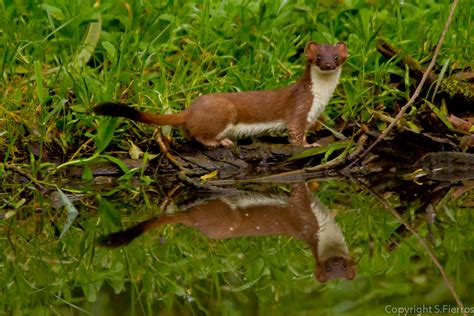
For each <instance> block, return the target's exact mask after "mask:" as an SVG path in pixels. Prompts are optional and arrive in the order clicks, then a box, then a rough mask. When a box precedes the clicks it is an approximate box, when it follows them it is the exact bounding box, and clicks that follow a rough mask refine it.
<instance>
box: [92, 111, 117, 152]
mask: <svg viewBox="0 0 474 316" xmlns="http://www.w3.org/2000/svg"><path fill="white" fill-rule="evenodd" d="M117 122H118V120H117V118H115V117H109V118H106V119H105V120H103V121H101V122H100V124H99V126H98V127H97V135H96V137H95V138H94V142H95V145H96V147H97V150H98V151H99V152H102V151H103V150H104V149H105V148H106V147H107V146H108V145H109V143H110V142H111V141H112V138H113V137H114V132H115V129H116V128H117Z"/></svg>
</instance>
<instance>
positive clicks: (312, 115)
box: [307, 66, 341, 124]
mask: <svg viewBox="0 0 474 316" xmlns="http://www.w3.org/2000/svg"><path fill="white" fill-rule="evenodd" d="M340 75H341V68H338V69H336V70H335V71H333V72H321V71H320V70H319V68H317V67H316V66H311V92H312V93H313V103H312V105H311V109H310V110H309V113H308V119H307V122H308V124H313V123H314V121H316V119H317V118H318V117H319V116H320V115H321V113H322V112H323V111H324V108H325V107H326V105H327V104H328V103H329V100H330V99H331V97H332V94H333V93H334V89H336V86H337V84H338V82H339V76H340Z"/></svg>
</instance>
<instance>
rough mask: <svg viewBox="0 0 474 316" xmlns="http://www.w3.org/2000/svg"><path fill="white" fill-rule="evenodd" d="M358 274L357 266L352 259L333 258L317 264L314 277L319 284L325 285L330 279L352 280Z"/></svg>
mask: <svg viewBox="0 0 474 316" xmlns="http://www.w3.org/2000/svg"><path fill="white" fill-rule="evenodd" d="M356 273H357V272H356V265H355V263H354V261H352V259H350V258H345V257H331V258H329V259H326V260H319V261H318V262H317V264H316V271H315V272H314V276H315V277H316V279H317V280H318V281H319V282H321V283H325V282H327V281H328V280H330V279H346V280H352V279H354V278H355V276H356Z"/></svg>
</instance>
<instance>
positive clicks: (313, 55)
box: [305, 42, 348, 72]
mask: <svg viewBox="0 0 474 316" xmlns="http://www.w3.org/2000/svg"><path fill="white" fill-rule="evenodd" d="M305 54H306V57H307V58H308V62H309V63H310V64H311V65H314V66H316V69H317V70H319V71H320V72H334V71H336V70H337V69H338V68H339V67H340V66H341V65H342V64H343V63H344V62H345V61H346V59H347V55H348V53H347V45H346V43H344V42H339V43H337V44H335V45H321V44H316V43H315V42H309V43H308V45H306V49H305Z"/></svg>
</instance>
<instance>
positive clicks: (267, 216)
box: [102, 183, 356, 282]
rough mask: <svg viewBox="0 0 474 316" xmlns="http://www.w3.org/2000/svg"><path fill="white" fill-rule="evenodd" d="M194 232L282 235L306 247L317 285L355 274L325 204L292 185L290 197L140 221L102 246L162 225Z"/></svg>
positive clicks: (251, 197) (232, 201) (227, 201)
mask: <svg viewBox="0 0 474 316" xmlns="http://www.w3.org/2000/svg"><path fill="white" fill-rule="evenodd" d="M178 223H179V224H184V225H186V226H190V227H194V228H196V229H198V230H199V231H201V232H202V233H203V234H204V235H206V236H207V237H209V238H212V239H224V238H235V237H241V236H267V235H286V236H292V237H295V238H298V239H300V240H302V241H303V242H304V243H306V244H307V245H308V246H309V247H310V249H311V251H312V253H313V256H314V257H315V259H316V271H315V277H316V278H317V279H318V280H319V281H320V282H326V281H327V280H329V279H334V278H344V279H348V280H351V279H353V278H354V277H355V275H356V266H355V264H354V261H352V259H351V258H350V256H349V252H348V249H347V245H346V242H345V240H344V236H343V235H342V233H341V231H340V229H339V227H338V226H337V224H336V222H335V221H334V219H333V218H332V217H331V215H330V214H329V212H328V211H327V210H326V208H325V207H324V205H323V204H322V203H321V202H320V201H319V200H318V199H317V198H315V197H313V196H311V194H310V193H309V191H308V189H307V187H306V185H305V184H303V183H301V184H296V185H295V186H294V188H293V191H292V193H291V196H290V197H289V198H288V197H285V196H275V195H262V194H245V195H238V196H234V197H226V198H219V199H214V200H208V201H206V202H203V203H201V204H196V205H193V206H191V207H189V208H188V209H186V210H185V211H183V212H178V213H175V214H172V215H163V216H161V217H159V218H155V219H150V220H148V221H145V222H142V223H140V224H138V225H136V226H134V227H132V228H130V229H127V230H126V231H124V232H119V233H114V234H110V235H108V236H106V237H105V239H104V240H103V242H102V244H103V245H105V246H111V247H114V246H120V245H123V244H126V243H129V242H130V241H132V240H133V239H134V238H136V237H137V236H139V235H140V234H142V233H143V232H145V231H147V230H149V229H151V228H153V227H156V226H158V225H162V224H178Z"/></svg>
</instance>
